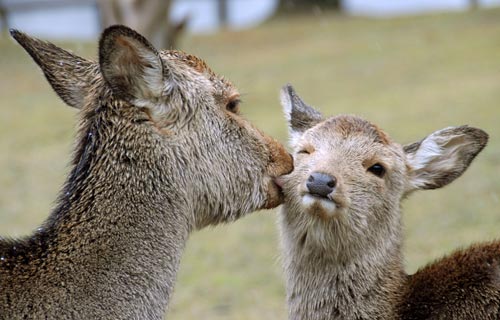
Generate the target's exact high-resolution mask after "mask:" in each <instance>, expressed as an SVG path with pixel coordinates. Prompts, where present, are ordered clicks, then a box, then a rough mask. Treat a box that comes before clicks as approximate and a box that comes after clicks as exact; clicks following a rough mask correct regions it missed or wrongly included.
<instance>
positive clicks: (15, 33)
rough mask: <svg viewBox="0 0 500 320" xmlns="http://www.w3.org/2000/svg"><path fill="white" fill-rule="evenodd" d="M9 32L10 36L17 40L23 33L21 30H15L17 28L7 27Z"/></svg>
mask: <svg viewBox="0 0 500 320" xmlns="http://www.w3.org/2000/svg"><path fill="white" fill-rule="evenodd" d="M9 33H10V35H11V37H12V38H14V39H16V40H18V39H19V38H20V36H21V35H22V34H23V33H22V32H21V31H19V30H17V29H12V28H11V29H9Z"/></svg>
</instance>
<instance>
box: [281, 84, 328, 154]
mask: <svg viewBox="0 0 500 320" xmlns="http://www.w3.org/2000/svg"><path fill="white" fill-rule="evenodd" d="M281 105H282V106H283V110H284V112H285V117H286V119H287V121H288V128H289V132H290V138H291V141H292V144H293V145H294V144H295V142H296V140H297V139H298V138H299V137H300V136H301V135H302V134H303V133H304V132H305V131H306V130H307V129H309V128H311V127H313V126H314V125H316V124H318V123H320V122H321V121H323V116H322V115H321V113H320V112H319V111H317V110H315V109H314V108H312V107H310V106H308V105H307V104H305V103H304V101H302V99H301V98H300V97H299V96H298V95H297V93H296V92H295V90H294V89H293V87H292V86H291V85H290V84H287V85H286V86H284V87H283V88H282V89H281Z"/></svg>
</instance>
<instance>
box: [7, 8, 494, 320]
mask: <svg viewBox="0 0 500 320" xmlns="http://www.w3.org/2000/svg"><path fill="white" fill-rule="evenodd" d="M499 21H500V10H488V11H476V12H472V13H464V14H449V15H433V16H425V17H412V18H401V19H391V20H370V19H353V18H347V17H341V16H336V15H334V14H330V13H323V14H321V15H318V16H313V17H294V18H293V19H285V18H281V19H276V20H273V21H271V22H269V23H267V24H265V25H263V26H261V27H259V28H257V29H254V30H250V31H244V32H224V33H220V34H217V35H213V36H203V37H201V36H196V37H191V36H188V37H186V38H184V39H183V41H182V47H183V49H185V50H186V51H188V52H190V53H194V54H197V55H199V56H201V57H203V58H205V59H206V61H207V62H208V63H209V64H210V65H211V66H212V67H213V69H214V70H216V71H217V72H218V73H221V74H224V75H225V76H227V77H228V78H229V79H231V80H232V81H233V82H234V83H235V84H236V85H237V86H238V87H239V88H240V90H241V92H242V93H243V94H244V96H243V99H244V105H243V106H242V108H243V109H242V110H243V113H244V114H246V116H247V117H248V118H250V119H251V120H253V121H254V122H255V123H256V124H257V125H258V126H259V127H260V128H262V129H263V130H264V131H266V132H268V133H269V134H271V135H274V136H276V137H277V138H279V139H280V140H281V141H283V142H286V139H287V138H286V127H285V122H284V120H283V116H282V112H281V107H280V105H279V101H278V91H279V88H280V87H281V86H282V85H283V84H285V83H287V82H290V83H292V84H294V85H295V87H296V89H297V90H298V92H299V93H300V94H301V95H302V96H303V97H304V98H305V100H306V101H308V102H309V103H310V104H312V105H314V106H317V107H318V108H319V109H320V110H322V111H323V112H324V113H325V114H338V113H353V114H358V115H361V116H363V117H365V118H368V119H370V120H372V121H373V122H375V123H377V124H379V125H380V126H381V127H382V128H384V129H385V130H386V131H387V132H388V133H389V134H391V135H392V136H393V138H395V139H396V140H398V141H401V142H403V143H409V142H413V141H416V140H418V139H420V138H422V137H424V136H425V135H427V134H429V133H431V132H432V131H434V130H436V129H440V128H443V127H446V126H450V125H461V124H469V125H473V126H478V127H480V128H483V129H484V130H486V131H487V132H489V134H490V143H489V146H488V147H487V148H486V149H485V151H484V152H483V153H482V154H481V155H480V156H479V157H478V158H477V159H476V160H475V162H474V163H473V165H472V167H471V168H470V169H469V171H468V172H467V173H466V174H465V175H464V176H463V177H461V178H460V179H459V180H458V181H457V182H455V184H453V185H451V186H449V187H446V188H445V189H442V190H437V191H428V192H422V193H418V194H415V195H414V196H413V197H412V198H411V199H409V200H407V201H406V202H405V205H404V209H405V214H404V220H405V231H406V232H405V233H406V240H405V253H406V265H407V269H408V271H409V272H413V271H415V270H416V269H417V268H418V266H421V265H422V264H425V263H427V262H429V261H431V260H432V259H435V258H437V257H440V256H442V255H443V254H445V253H446V252H449V251H450V250H452V249H453V248H457V247H461V246H465V245H467V244H469V243H471V242H475V241H482V240H490V239H495V238H498V236H499V235H500V210H499V209H498V208H499V206H500V203H499V197H500V40H499V39H500V22H499ZM62 45H64V46H65V47H67V48H70V49H72V50H74V51H75V52H77V53H78V54H80V55H82V56H85V57H89V58H90V57H92V58H93V57H95V56H96V48H95V46H94V45H75V44H71V43H65V44H62ZM0 97H1V98H2V100H1V103H0V168H2V170H1V171H0V185H1V189H0V190H1V193H0V234H2V235H11V236H17V235H22V234H26V233H28V232H30V230H32V229H34V228H35V227H36V226H37V225H38V224H40V223H41V222H42V221H43V219H44V218H45V217H46V216H47V215H48V213H49V211H50V208H51V207H52V205H53V200H54V199H55V197H56V194H57V192H58V189H59V187H60V185H61V184H62V182H63V180H64V177H65V175H66V173H67V171H68V167H67V163H68V161H69V153H70V151H71V149H72V139H73V135H74V124H75V119H74V118H75V111H74V110H72V109H71V108H69V107H66V106H64V105H63V103H62V102H60V100H59V99H58V98H57V97H56V95H55V94H54V93H53V92H52V91H51V89H50V87H49V85H48V84H47V83H46V81H45V79H44V78H43V76H42V75H41V72H40V71H39V70H38V69H37V68H36V66H35V64H34V63H33V62H31V61H30V59H29V58H28V56H27V54H25V53H24V52H23V51H22V50H21V49H20V47H17V46H15V45H14V44H13V42H12V41H11V40H9V39H6V37H4V39H2V40H0ZM275 221H276V211H268V212H260V213H256V214H253V215H251V216H249V217H247V218H244V219H243V220H241V221H239V222H237V223H234V224H232V225H231V226H221V227H217V228H214V229H210V230H204V231H202V232H198V233H196V234H194V235H193V236H192V237H191V239H190V242H189V244H188V247H187V250H186V252H185V255H184V257H183V262H182V266H181V271H180V274H179V281H178V284H177V287H176V292H175V295H174V299H173V301H172V304H171V309H170V313H169V319H209V320H210V319H236V320H238V319H285V315H286V309H285V294H284V286H283V281H282V274H281V270H280V265H279V248H278V240H277V232H276V223H275Z"/></svg>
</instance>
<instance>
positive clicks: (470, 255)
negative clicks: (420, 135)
mask: <svg viewBox="0 0 500 320" xmlns="http://www.w3.org/2000/svg"><path fill="white" fill-rule="evenodd" d="M282 103H283V106H284V109H285V114H286V116H287V118H288V121H289V127H290V133H291V138H292V139H291V141H292V146H293V148H294V160H295V169H294V171H293V172H292V173H291V174H289V175H287V176H285V177H283V178H282V184H283V186H284V192H285V203H284V205H283V209H282V212H281V217H280V227H281V238H282V246H283V262H284V269H285V275H286V282H287V295H288V307H289V317H290V319H293V320H299V319H300V320H319V319H322V320H326V319H328V320H334V319H343V320H354V319H357V320H359V319H371V320H376V319H380V320H382V319H384V320H387V319H404V320H411V319H414V320H417V319H419V320H420V319H421V320H423V319H450V320H451V319H462V320H465V319H468V320H473V319H477V320H479V319H482V320H484V319H491V320H493V319H496V320H498V319H500V242H492V243H486V244H479V245H475V246H472V247H471V248H469V249H465V250H461V251H457V252H455V253H454V254H452V255H450V256H448V257H445V258H443V259H441V260H439V261H437V262H435V263H433V264H430V265H428V266H427V267H425V268H423V269H421V270H419V271H418V272H417V273H416V274H414V275H407V274H406V273H405V271H404V268H403V256H402V241H403V235H402V230H401V201H402V199H403V198H404V197H406V196H407V195H409V194H410V193H411V192H412V191H415V190H418V189H436V188H440V187H443V186H445V185H447V184H449V183H451V182H452V181H453V180H455V179H456V178H458V177H459V176H460V175H461V174H462V173H463V172H464V171H465V170H466V169H467V167H468V166H469V165H470V163H471V161H472V160H473V159H474V157H475V156H476V155H477V154H478V153H479V152H480V151H481V150H482V149H483V148H484V146H485V145H486V143H487V140H488V135H487V134H486V133H485V132H484V131H482V130H480V129H476V128H472V127H468V126H461V127H449V128H445V129H442V130H439V131H436V132H434V133H432V134H431V135H429V136H427V137H426V138H424V139H423V140H421V141H419V142H416V143H413V144H410V145H408V146H401V145H400V144H398V143H395V142H393V141H392V140H391V138H390V137H389V136H388V135H387V134H386V133H385V132H383V131H382V130H381V129H379V128H378V127H377V126H376V125H373V124H371V123H370V122H368V121H365V120H363V119H361V118H359V117H355V116H345V115H342V116H337V117H331V118H324V117H323V116H322V115H321V114H320V113H319V112H318V111H316V110H314V109H313V108H311V107H309V106H307V105H306V104H305V103H304V102H303V101H302V100H301V99H300V98H299V97H298V96H297V94H296V93H295V92H294V90H293V89H292V87H290V86H287V87H285V88H284V89H283V91H282Z"/></svg>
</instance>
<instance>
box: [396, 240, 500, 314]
mask: <svg viewBox="0 0 500 320" xmlns="http://www.w3.org/2000/svg"><path fill="white" fill-rule="evenodd" d="M402 301H403V302H402V304H401V306H400V313H401V316H400V318H401V319H409V320H417V319H470V320H472V319H484V320H486V319H495V320H497V319H500V241H496V242H491V243H485V244H476V245H473V246H472V247H470V248H467V249H464V250H458V251H456V252H455V253H453V254H451V255H449V256H447V257H445V258H443V259H441V260H438V261H437V262H435V263H432V264H430V265H428V266H426V267H424V268H422V269H420V270H419V271H417V272H416V273H415V274H414V275H411V276H409V278H408V285H407V291H406V293H405V296H404V298H403V300H402Z"/></svg>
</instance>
